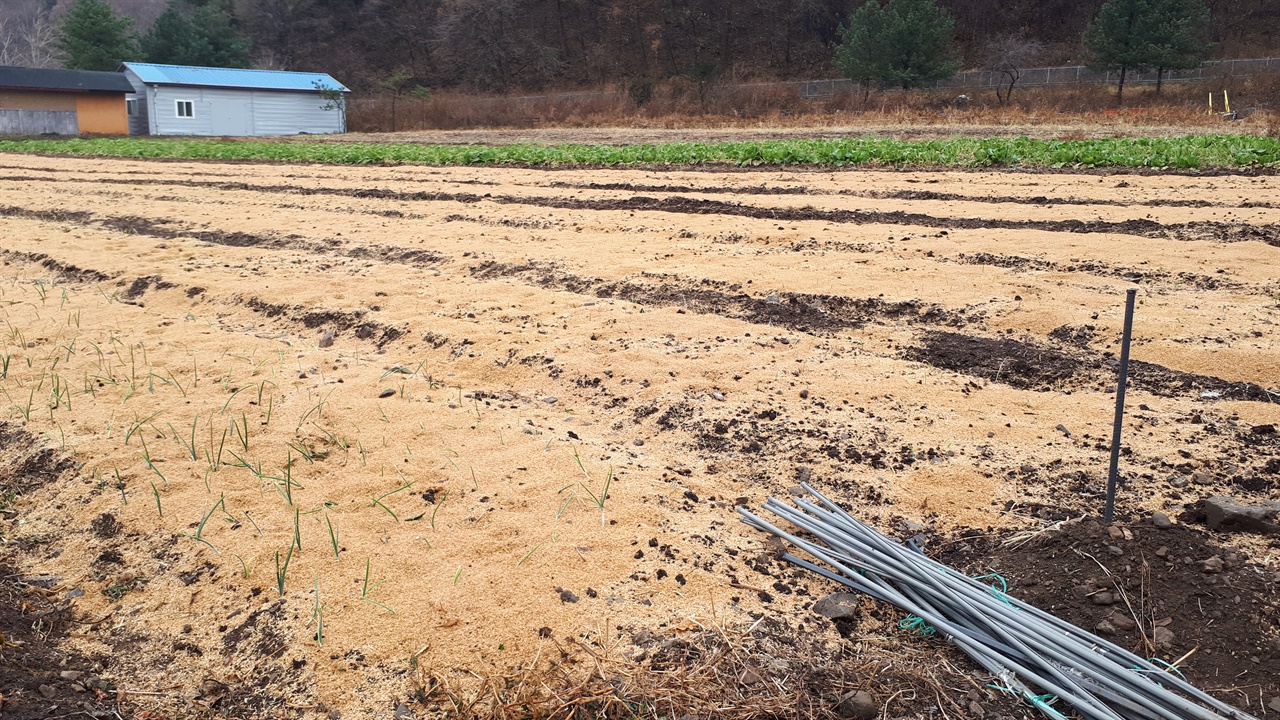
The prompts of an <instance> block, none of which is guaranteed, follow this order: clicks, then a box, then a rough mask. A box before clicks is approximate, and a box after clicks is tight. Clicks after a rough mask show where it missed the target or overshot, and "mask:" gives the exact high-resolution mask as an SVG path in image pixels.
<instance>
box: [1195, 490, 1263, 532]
mask: <svg viewBox="0 0 1280 720" xmlns="http://www.w3.org/2000/svg"><path fill="white" fill-rule="evenodd" d="M1204 514H1205V521H1206V524H1208V526H1209V529H1210V530H1222V531H1225V532H1254V533H1264V534H1276V533H1280V521H1278V518H1277V516H1280V502H1262V503H1258V504H1257V505H1245V504H1243V503H1240V502H1237V501H1236V500H1235V499H1233V498H1229V497H1224V496H1222V495H1214V496H1213V497H1210V498H1207V499H1205V501H1204Z"/></svg>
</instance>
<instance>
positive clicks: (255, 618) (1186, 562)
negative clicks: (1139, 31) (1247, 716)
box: [0, 154, 1280, 719]
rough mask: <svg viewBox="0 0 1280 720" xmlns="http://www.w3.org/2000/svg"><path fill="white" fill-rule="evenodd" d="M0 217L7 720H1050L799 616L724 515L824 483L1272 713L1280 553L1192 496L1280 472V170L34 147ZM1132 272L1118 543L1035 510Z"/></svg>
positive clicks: (801, 588)
mask: <svg viewBox="0 0 1280 720" xmlns="http://www.w3.org/2000/svg"><path fill="white" fill-rule="evenodd" d="M0 238H3V242H2V243H0V261H3V263H4V265H3V267H2V268H0V318H2V319H3V324H2V325H0V362H3V371H2V372H3V375H2V377H0V388H3V391H4V397H3V398H0V402H2V403H3V407H2V408H0V480H2V481H3V483H2V484H0V489H2V490H3V491H4V492H5V496H4V497H5V504H6V507H4V508H3V510H4V515H3V518H4V520H3V523H2V524H0V537H3V538H4V542H5V545H4V550H3V555H2V556H0V561H2V562H3V563H4V565H5V566H6V567H5V568H4V575H5V577H6V580H5V582H6V583H8V584H6V585H5V591H6V592H7V593H8V594H9V597H10V599H11V600H12V602H11V603H10V605H8V606H7V607H8V608H9V609H7V610H6V611H5V615H4V617H0V632H3V633H4V637H5V638H10V639H17V640H20V641H22V642H23V643H24V645H22V646H19V647H12V646H6V647H4V648H3V649H0V656H6V657H7V658H9V659H11V658H13V657H15V655H14V654H15V653H17V654H21V653H26V655H25V656H22V655H18V656H17V657H19V658H20V659H19V661H17V664H16V665H15V664H14V662H12V661H11V662H8V663H7V664H5V665H4V667H3V669H2V670H0V679H2V680H4V683H3V685H4V686H5V687H8V688H12V689H11V690H9V691H6V692H5V694H4V695H5V702H6V703H7V706H6V716H8V715H9V713H10V712H16V713H18V714H17V715H14V716H15V717H25V716H30V717H41V716H43V715H40V714H39V713H40V712H44V710H45V709H47V708H48V707H49V706H50V705H58V706H59V707H60V708H62V710H61V711H60V712H77V711H78V710H77V708H81V703H88V704H90V705H91V706H93V707H108V706H109V707H113V708H116V709H117V710H118V711H119V712H121V713H125V714H129V715H131V716H133V717H138V718H152V719H154V718H161V717H188V716H198V715H224V716H228V717H317V718H318V717H337V716H341V717H387V718H391V717H397V718H399V717H409V716H418V717H429V716H433V715H439V714H445V713H448V712H450V711H452V710H457V709H458V708H460V707H461V708H465V709H466V712H475V713H477V714H481V715H485V714H487V715H493V716H504V714H505V715H507V716H519V715H520V714H522V713H524V712H534V711H535V710H537V709H542V710H547V709H549V708H555V707H558V705H557V702H563V701H566V700H567V701H572V702H573V703H576V705H575V706H576V707H580V708H581V709H582V710H583V711H584V712H597V711H598V712H605V711H610V712H620V710H619V708H621V707H623V703H624V702H627V703H631V704H629V705H626V707H628V708H630V709H632V710H636V709H637V708H649V709H650V710H652V713H651V714H653V715H663V716H667V717H680V716H681V715H682V714H683V713H684V712H686V711H687V712H690V713H691V714H693V715H694V716H695V717H710V716H712V715H713V714H714V715H715V716H718V717H731V716H743V717H746V716H752V713H756V712H762V710H761V708H762V707H769V708H772V709H773V711H775V712H776V713H777V714H779V715H782V716H822V715H829V714H833V713H836V712H837V711H836V709H835V707H836V702H835V701H834V700H833V698H836V697H838V696H839V695H840V694H841V693H843V692H846V691H851V690H867V691H869V692H870V694H871V696H872V697H873V698H874V699H875V700H876V701H877V703H879V705H880V706H882V707H883V712H884V713H885V716H886V717H887V716H918V717H933V716H937V717H943V716H944V715H945V716H947V717H952V718H955V717H980V716H981V714H982V713H983V708H984V707H985V708H986V710H985V713H995V714H1000V715H1010V714H1012V715H1019V716H1022V715H1027V716H1030V713H1032V712H1034V711H1033V710H1032V709H1030V708H1023V707H1019V706H1017V705H1016V703H1015V702H1014V701H1013V700H1011V699H1008V698H1004V697H1001V696H999V695H998V694H996V693H993V692H989V691H987V690H985V689H983V688H984V686H983V684H982V683H981V682H977V681H976V680H975V679H974V671H973V670H972V668H968V667H967V666H965V665H964V662H965V661H964V659H963V657H962V656H959V655H958V654H956V653H954V652H952V651H950V650H949V649H947V647H946V646H945V644H944V643H942V642H941V641H938V640H924V639H920V638H916V637H913V636H912V635H910V634H909V633H906V632H904V631H902V630H899V629H898V628H897V622H898V620H899V617H900V616H899V615H898V614H895V613H894V611H892V610H890V609H888V608H887V607H884V606H878V605H876V604H874V603H872V602H871V601H869V600H864V601H863V603H862V604H861V605H859V609H858V610H857V611H856V613H855V615H854V616H853V617H852V618H850V617H845V618H842V619H841V621H839V622H836V623H833V622H832V621H830V620H828V619H826V618H823V617H819V616H817V615H815V614H813V612H811V609H810V606H811V605H812V604H813V602H814V601H815V600H816V599H818V598H821V597H822V596H824V595H826V594H827V593H829V592H832V590H833V589H834V587H832V586H830V585H829V584H828V583H826V582H825V581H823V580H821V579H820V578H817V577H812V576H807V575H805V574H802V573H798V572H796V571H794V570H792V569H790V568H788V567H786V566H784V565H783V564H782V563H780V562H778V560H777V549H776V548H774V547H772V546H769V545H766V544H765V542H764V538H763V537H761V536H760V535H759V534H758V533H755V532H754V531H752V530H751V529H749V528H747V527H745V526H743V525H742V524H741V523H739V522H738V521H737V518H736V515H735V511H734V508H735V507H736V506H739V505H749V506H755V505H758V504H759V503H760V502H761V501H763V500H764V499H765V498H766V497H768V496H770V495H775V496H783V497H784V496H786V495H787V494H788V493H790V492H792V490H793V488H794V487H795V486H796V485H797V484H798V483H799V482H801V481H808V482H810V483H812V484H813V485H815V486H817V487H818V488H819V489H821V490H823V491H824V492H827V493H829V494H830V495H832V496H833V497H836V498H838V499H840V500H841V501H842V502H845V503H847V504H848V505H849V506H850V507H851V508H852V510H853V512H854V513H855V514H856V515H858V516H859V517H861V518H863V519H865V520H867V521H868V522H870V523H871V524H873V525H875V526H876V527H878V528H879V529H881V530H882V531H884V532H886V533H889V534H892V535H894V536H897V537H909V536H912V535H916V534H923V535H924V536H925V541H926V547H927V548H928V549H929V550H930V551H931V552H936V553H938V554H940V556H941V557H943V558H946V559H948V561H950V562H954V563H955V564H957V565H958V566H961V567H962V568H963V569H965V570H966V571H969V572H972V573H973V574H980V573H982V572H988V571H991V570H995V571H997V572H1000V573H1003V574H1004V575H1005V577H1006V578H1007V579H1008V581H1009V583H1010V592H1011V593H1013V594H1015V595H1020V596H1024V597H1026V598H1028V599H1030V600H1032V601H1036V602H1039V603H1041V604H1042V605H1043V606H1044V607H1046V608H1050V607H1051V606H1052V609H1053V610H1054V611H1055V612H1059V613H1061V614H1063V615H1064V616H1065V617H1068V619H1071V620H1072V621H1074V622H1078V623H1081V624H1082V625H1084V626H1085V627H1088V628H1090V629H1093V628H1094V627H1095V626H1096V625H1097V624H1098V623H1100V622H1102V621H1104V620H1106V619H1107V618H1108V617H1109V615H1108V614H1109V613H1112V612H1113V608H1110V607H1103V606H1102V605H1101V604H1099V603H1097V602H1096V601H1093V600H1090V599H1089V598H1090V597H1092V596H1093V595H1094V594H1096V591H1089V592H1088V593H1085V594H1081V595H1079V596H1077V595H1076V594H1075V593H1076V591H1077V589H1078V588H1080V587H1082V586H1085V587H1086V588H1087V587H1090V586H1088V583H1090V582H1094V581H1095V580H1097V581H1098V582H1104V583H1105V582H1111V581H1110V580H1106V578H1108V577H1112V576H1114V577H1115V578H1117V579H1116V580H1114V582H1116V583H1121V584H1125V586H1126V587H1128V588H1129V589H1130V590H1131V591H1132V592H1133V594H1134V597H1135V598H1138V599H1137V600H1135V602H1137V603H1138V605H1139V606H1138V607H1137V610H1136V612H1135V614H1136V615H1137V616H1139V619H1140V620H1141V622H1140V623H1139V624H1138V627H1137V628H1132V623H1130V629H1127V630H1126V629H1125V627H1124V626H1121V627H1120V628H1119V629H1116V628H1112V630H1113V631H1114V632H1117V633H1119V636H1120V637H1121V638H1122V639H1123V641H1124V642H1125V643H1131V644H1135V646H1138V645H1140V644H1141V643H1142V642H1143V641H1144V639H1145V638H1146V637H1147V635H1149V634H1151V635H1154V629H1155V628H1156V627H1157V626H1158V627H1160V628H1171V631H1172V639H1169V638H1168V637H1167V636H1166V637H1165V639H1166V640H1167V642H1164V641H1162V643H1161V644H1160V645H1159V646H1158V647H1157V646H1155V645H1152V646H1151V647H1150V648H1149V650H1150V652H1151V653H1152V654H1158V655H1159V656H1161V657H1165V658H1166V659H1168V660H1173V659H1176V658H1178V657H1180V656H1182V655H1184V654H1185V653H1187V652H1188V651H1190V650H1192V649H1193V648H1198V652H1197V653H1195V654H1193V655H1192V656H1191V657H1190V658H1188V659H1187V660H1186V662H1185V663H1183V665H1182V668H1183V671H1184V672H1186V674H1187V676H1188V678H1190V679H1191V680H1192V682H1195V683H1197V684H1200V685H1202V686H1203V687H1206V688H1209V689H1211V690H1212V691H1214V692H1216V693H1218V694H1219V695H1221V696H1222V697H1223V698H1225V699H1228V700H1229V701H1231V702H1233V703H1235V704H1237V705H1238V706H1240V707H1242V708H1247V709H1249V711H1250V712H1252V713H1255V714H1258V715H1259V716H1260V717H1262V716H1265V717H1271V716H1272V715H1274V714H1275V713H1276V712H1280V711H1268V710H1267V709H1266V704H1267V702H1269V700H1270V698H1273V697H1275V696H1278V695H1280V627H1278V626H1277V624H1276V623H1277V621H1276V618H1277V617H1280V614H1277V613H1278V611H1280V608H1277V607H1276V597H1277V596H1276V588H1277V584H1278V582H1280V545H1277V543H1276V541H1275V540H1273V539H1272V540H1267V539H1265V538H1257V537H1253V538H1249V537H1245V538H1243V539H1242V538H1241V537H1238V536H1230V537H1228V536H1210V535H1207V534H1206V533H1205V532H1203V531H1202V530H1200V529H1198V528H1197V509H1196V502H1197V501H1198V500H1201V499H1202V498H1203V497H1205V496H1208V495H1213V494H1231V495H1234V496H1235V497H1238V498H1240V499H1242V500H1248V501H1252V500H1264V499H1271V500H1276V499H1280V434H1277V433H1276V431H1275V426H1276V424H1277V423H1280V404H1277V403H1276V400H1277V399H1280V395H1278V394H1277V393H1280V362H1277V358H1278V357H1280V337H1278V336H1277V331H1276V328H1277V325H1276V323H1277V322H1280V280H1278V279H1277V272H1276V268H1277V267H1278V266H1280V180H1278V179H1277V177H1276V176H1274V175H1261V176H1256V175H1250V174H1238V175H1237V174H1221V175H1214V176H1197V175H1193V174H1184V175H1157V174H1124V173H1107V174H1099V173H1083V172H1082V173H1070V172H1023V171H1016V170H999V171H996V170H992V171H986V170H967V171H966V170H932V171H914V170H898V171H890V170H831V169H825V168H818V169H814V168H799V169H795V168H792V169H787V168H770V169H754V170H743V171H732V172H724V171H715V170H707V169H678V168H677V169H669V170H655V169H598V168H597V169H574V168H564V169H536V168H501V167H498V168H495V167H450V168H440V167H426V166H397V167H362V166H357V167H349V166H344V167H335V166H326V165H288V164H253V163H248V162H240V163H218V162H195V161H165V162H161V161H146V160H128V159H119V158H117V159H101V158H90V157H80V158H58V157H37V156H31V155H20V154H2V155H0ZM1135 285H1136V286H1137V287H1138V288H1139V295H1138V298H1139V299H1138V303H1139V304H1138V308H1137V314H1136V322H1135V341H1134V347H1133V359H1134V360H1135V364H1134V367H1133V369H1132V378H1131V383H1132V384H1131V386H1130V391H1129V405H1128V408H1129V413H1128V416H1127V426H1126V435H1125V443H1124V450H1123V453H1122V454H1123V458H1122V472H1123V474H1124V476H1125V477H1126V480H1127V482H1126V483H1125V484H1124V485H1123V487H1122V488H1121V491H1120V496H1119V501H1118V506H1119V508H1120V514H1121V516H1122V525H1123V526H1124V532H1126V533H1127V535H1123V534H1122V536H1121V537H1112V536H1110V535H1108V533H1107V532H1106V531H1105V530H1104V529H1103V528H1101V527H1100V526H1099V525H1098V524H1097V523H1096V522H1092V521H1087V522H1084V523H1071V524H1069V525H1066V526H1063V527H1059V528H1056V529H1045V528H1046V526H1050V525H1054V524H1057V523H1060V522H1061V521H1064V520H1068V519H1072V518H1079V517H1081V516H1083V515H1097V514H1098V513H1099V512H1100V508H1101V495H1102V491H1103V489H1104V480H1105V474H1106V463H1107V456H1108V451H1109V442H1110V430H1111V419H1112V413H1113V405H1112V402H1113V393H1114V384H1115V380H1114V372H1115V370H1114V365H1115V359H1116V356H1117V355H1118V352H1119V342H1118V336H1119V332H1120V325H1121V321H1122V315H1123V297H1124V291H1125V289H1126V288H1128V287H1132V286H1135ZM1156 511H1162V512H1164V513H1167V514H1168V515H1169V516H1171V517H1173V518H1174V519H1175V521H1176V524H1175V526H1174V527H1172V528H1169V529H1156V528H1154V527H1152V525H1151V522H1150V518H1151V514H1152V513H1153V512H1156ZM1202 514H1203V513H1202V512H1201V515H1202ZM1200 519H1201V520H1202V518H1200ZM1040 530H1043V532H1038V533H1031V531H1040ZM1010 538H1012V539H1015V540H1018V539H1021V540H1023V541H1025V542H1023V543H1016V542H1015V543H1005V542H1003V541H1004V540H1006V539H1010ZM1113 547H1114V548H1116V550H1110V548H1113ZM1161 549H1163V551H1164V552H1158V551H1159V550H1161ZM1117 551H1118V552H1117ZM1086 556H1087V557H1086ZM1214 556H1217V557H1219V560H1220V562H1219V563H1218V565H1219V568H1220V570H1221V572H1215V573H1206V572H1205V571H1204V570H1203V565H1202V563H1203V561H1205V560H1208V559H1210V558H1211V557H1214ZM1103 565H1106V566H1110V567H1109V568H1108V569H1107V570H1106V573H1107V574H1106V575H1105V576H1104V575H1103V572H1102V571H1100V570H1099V567H1100V566H1103ZM1113 570H1114V573H1113V572H1112V571H1113ZM14 578H17V579H18V580H16V581H15V580H14ZM1099 587H1102V585H1099ZM1189 589H1192V590H1194V592H1191V591H1189ZM15 598H17V600H14V599H15ZM19 601H20V602H19ZM21 603H26V605H22V604H21ZM24 608H25V609H24ZM37 612H38V613H42V614H40V615H38V620H36V621H34V622H35V624H33V620H32V617H33V613H37ZM1165 620H1168V621H1169V622H1165ZM1159 623H1164V624H1159ZM33 627H34V628H35V630H34V631H33V630H32V628H33ZM33 632H34V634H33ZM1126 633H1127V634H1126ZM41 648H44V649H43V650H42V649H41ZM41 653H44V654H41ZM938 658H942V659H943V661H942V662H939V661H938ZM720 661H723V663H722V664H720V665H717V664H716V663H717V662H720ZM806 663H807V664H806ZM24 667H25V668H26V670H24V669H23V668H24ZM15 668H17V669H15ZM31 668H36V669H35V670H31ZM726 668H727V670H726ZM68 672H70V673H71V674H70V675H67V674H66V673H68ZM42 687H43V688H47V692H45V690H44V689H42ZM77 688H78V689H77ZM611 703H617V704H616V705H614V704H611ZM645 703H648V705H645ZM770 703H772V704H770ZM974 706H977V708H978V709H977V710H976V711H975V710H974V709H973V707H974ZM531 708H532V709H531ZM24 712H25V713H27V715H23V714H22V713H24ZM335 712H336V713H338V715H333V713H335ZM1268 712H1270V714H1267V713H1268ZM54 714H58V713H54ZM464 714H465V713H464Z"/></svg>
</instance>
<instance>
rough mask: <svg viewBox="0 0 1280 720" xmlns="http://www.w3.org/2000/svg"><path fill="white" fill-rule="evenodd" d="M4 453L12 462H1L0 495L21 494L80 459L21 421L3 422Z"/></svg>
mask: <svg viewBox="0 0 1280 720" xmlns="http://www.w3.org/2000/svg"><path fill="white" fill-rule="evenodd" d="M0 453H3V454H4V457H6V458H8V459H9V462H7V463H4V464H0V496H7V497H12V496H17V495H23V494H25V493H28V492H31V491H32V490H36V489H38V488H41V487H44V486H45V485H47V484H48V483H51V482H53V481H54V480H57V479H58V478H60V477H62V476H63V475H65V474H66V473H68V472H71V471H72V470H74V469H75V467H76V463H75V461H74V460H72V459H71V458H69V457H66V456H62V455H59V454H58V453H56V452H54V451H53V450H52V449H50V448H44V447H40V444H39V443H37V442H36V439H35V438H34V437H33V436H32V435H31V434H30V433H28V432H27V431H26V430H24V429H22V427H20V426H18V425H13V424H10V423H7V422H0Z"/></svg>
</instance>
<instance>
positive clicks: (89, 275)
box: [0, 250, 113, 282]
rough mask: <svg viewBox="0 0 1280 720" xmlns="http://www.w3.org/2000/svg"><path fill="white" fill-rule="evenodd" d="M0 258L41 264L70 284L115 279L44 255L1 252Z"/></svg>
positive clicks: (12, 251) (6, 263) (14, 251)
mask: <svg viewBox="0 0 1280 720" xmlns="http://www.w3.org/2000/svg"><path fill="white" fill-rule="evenodd" d="M0 257H6V258H13V259H14V260H16V261H18V262H25V263H39V264H40V266H41V267H43V268H45V269H47V270H49V271H50V272H52V273H53V274H54V277H56V278H58V279H59V280H65V281H68V282H106V281H107V280H110V279H111V278H112V277H113V276H112V275H107V274H106V273H101V272H98V271H97V270H86V269H84V268H81V267H76V266H75V265H71V264H70V263H64V262H59V261H57V260H54V259H53V258H51V257H49V256H48V255H45V254H44V253H27V252H18V251H16V250H0ZM4 264H5V265H8V264H9V261H8V260H6V261H5V263H4Z"/></svg>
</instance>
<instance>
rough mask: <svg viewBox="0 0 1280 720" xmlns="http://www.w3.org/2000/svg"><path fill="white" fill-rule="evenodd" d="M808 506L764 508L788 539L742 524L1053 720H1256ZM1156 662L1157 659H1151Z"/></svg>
mask: <svg viewBox="0 0 1280 720" xmlns="http://www.w3.org/2000/svg"><path fill="white" fill-rule="evenodd" d="M802 487H803V488H804V490H805V491H806V492H807V493H809V494H810V495H811V496H812V498H813V500H816V501H817V502H816V503H815V502H814V501H813V500H810V499H798V500H796V501H795V505H794V506H792V505H788V504H786V503H784V502H781V501H779V500H777V499H776V498H769V499H768V500H767V501H766V502H765V503H764V509H765V510H767V511H769V512H770V513H772V514H774V515H776V516H777V517H779V518H781V519H782V520H785V521H786V522H787V523H789V524H791V525H793V526H795V527H796V528H798V529H799V530H800V531H803V532H804V533H805V537H800V536H798V535H796V534H792V533H789V532H787V531H785V530H783V529H781V528H779V527H778V526H776V525H774V524H772V523H770V522H769V521H767V520H765V519H764V518H762V517H760V516H759V515H756V514H754V513H752V512H750V511H748V510H746V509H745V508H738V513H739V514H740V515H742V518H743V520H744V521H745V522H746V523H747V524H749V525H751V526H753V527H756V528H758V529H760V530H763V531H765V532H768V533H772V534H774V535H777V536H778V537H780V538H782V539H783V540H786V541H788V542H790V543H791V544H793V545H794V546H795V547H796V548H798V549H799V550H800V551H802V552H804V553H805V554H807V555H809V556H811V557H813V558H814V559H816V560H818V561H819V562H821V563H822V564H823V565H825V567H823V566H822V565H818V564H815V563H813V562H810V561H808V560H804V559H802V558H799V557H796V556H795V555H792V554H790V553H788V554H787V555H785V556H783V559H784V560H787V561H788V562H791V563H794V564H795V565H798V566H800V567H802V568H805V569H807V570H811V571H813V572H815V573H817V574H819V575H822V576H823V577H826V578H829V579H831V580H834V581H836V582H838V583H841V584H843V585H847V586H849V587H851V588H854V589H856V590H858V591H860V592H863V593H866V594H867V595H870V596H871V597H874V598H876V599H878V600H882V601H884V602H887V603H890V604H892V605H896V606H897V607H899V608H901V609H902V610H905V611H906V612H908V613H911V615H913V616H915V617H918V618H920V621H921V622H920V626H921V627H924V626H925V624H927V626H931V627H932V628H934V629H936V632H938V633H939V634H941V635H942V636H943V637H946V638H947V639H948V640H950V641H951V642H952V643H954V644H955V645H957V646H958V647H959V648H960V649H962V650H963V651H964V652H965V653H966V654H968V655H969V656H970V657H971V658H973V659H974V660H975V661H976V662H977V663H978V664H979V665H981V666H982V667H983V668H984V669H986V671H987V672H989V673H990V674H991V675H992V676H993V677H995V678H997V679H998V681H999V684H998V685H993V687H997V688H998V689H1000V690H1004V691H1006V692H1009V693H1012V694H1015V695H1017V696H1019V697H1021V698H1022V699H1024V700H1025V701H1027V702H1029V703H1031V704H1032V705H1034V706H1035V707H1037V708H1039V709H1040V710H1041V711H1042V712H1043V713H1044V714H1045V715H1048V716H1049V717H1051V718H1054V720H1064V718H1065V715H1064V714H1063V713H1064V712H1067V710H1066V708H1065V707H1063V708H1062V710H1059V709H1056V708H1055V705H1058V704H1059V703H1061V704H1062V705H1069V706H1070V707H1071V710H1072V711H1074V712H1075V713H1076V714H1077V715H1079V716H1080V717H1083V718H1087V719H1088V720H1122V719H1123V720H1222V719H1223V718H1230V719H1231V720H1256V718H1254V717H1253V716H1252V715H1249V714H1248V713H1245V712H1242V711H1240V710H1238V709H1236V708H1234V707H1232V706H1230V705H1228V704H1226V703H1224V702H1222V701H1220V700H1218V699H1216V698H1213V697H1211V696H1209V695H1208V694H1207V693H1204V692H1202V691H1200V690H1198V689H1196V688H1195V687H1193V686H1192V685H1191V684H1190V683H1188V682H1187V681H1186V680H1184V679H1183V678H1182V677H1180V676H1179V675H1178V674H1177V673H1176V671H1174V672H1170V671H1169V670H1170V669H1171V668H1169V667H1167V666H1166V667H1164V668H1161V667H1157V664H1156V662H1152V661H1151V660H1148V659H1146V658H1142V657H1139V656H1137V655H1135V654H1133V653H1131V652H1129V651H1128V650H1125V649H1123V648H1121V647H1119V646H1117V645H1115V644H1113V643H1110V642H1107V641H1106V640H1103V639H1102V638H1099V637H1097V636H1096V635H1093V634H1091V633H1089V632H1086V631H1084V630H1081V629H1080V628H1078V627H1076V626H1074V625H1072V624H1070V623H1068V622H1066V621H1064V620H1061V619H1059V618H1056V617H1054V616H1052V615H1050V614H1049V613H1046V612H1044V611H1043V610H1040V609H1038V608H1036V607H1033V606H1031V605H1028V604H1026V603H1024V602H1022V601H1020V600H1018V599H1017V598H1015V597H1013V596H1011V595H1008V594H1007V593H1005V592H1002V591H1001V590H999V589H996V588H993V587H990V586H987V585H984V584H982V583H981V582H978V581H977V580H975V579H973V578H970V577H968V576H966V575H964V574H963V573H960V572H958V571H956V570H954V569H952V568H950V567H947V566H946V565H943V564H941V563H939V562H936V561H935V560H933V559H931V558H929V557H927V556H926V555H924V554H923V553H921V552H918V551H916V550H913V549H911V548H908V547H906V546H903V545H901V544H899V543H897V542H895V541H893V540H890V539H889V538H887V537H885V536H884V535H881V534H880V533H879V532H876V531H875V530H873V529H872V528H870V527H868V526H867V525H865V524H863V523H862V522H860V521H859V520H857V519H856V518H854V517H853V516H852V515H850V514H849V513H847V512H845V511H844V510H842V509H841V508H840V507H839V506H837V505H836V504H835V503H833V502H832V501H830V500H828V499H827V498H826V497H824V496H823V495H822V494H821V493H819V492H818V491H817V490H815V489H813V487H811V486H810V485H808V484H804V485H803V486H802ZM1157 662H1159V661H1157Z"/></svg>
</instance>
